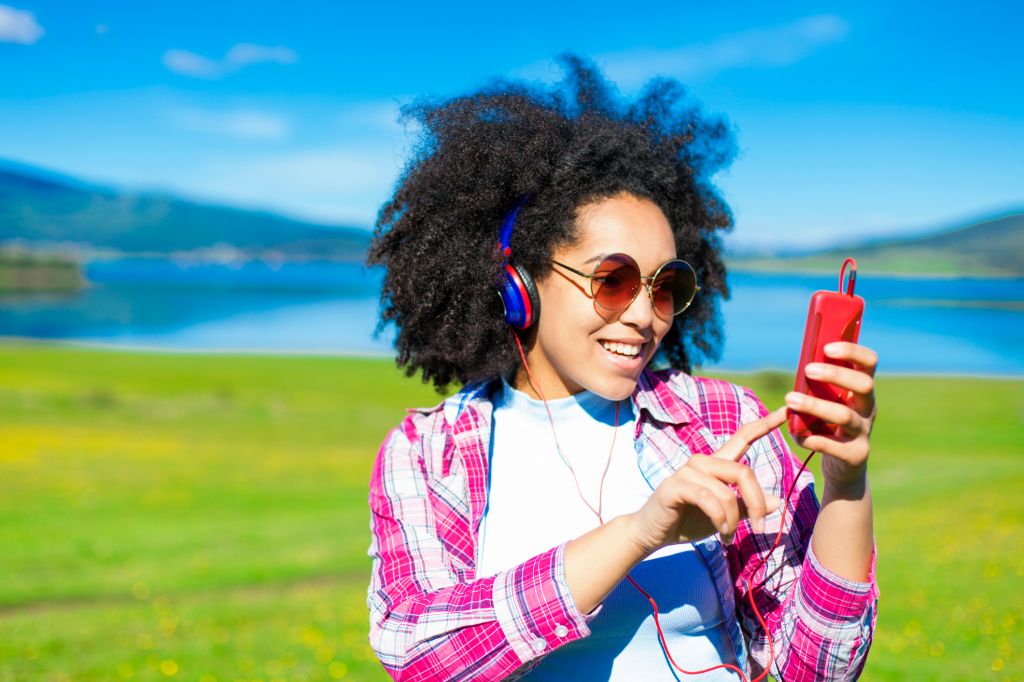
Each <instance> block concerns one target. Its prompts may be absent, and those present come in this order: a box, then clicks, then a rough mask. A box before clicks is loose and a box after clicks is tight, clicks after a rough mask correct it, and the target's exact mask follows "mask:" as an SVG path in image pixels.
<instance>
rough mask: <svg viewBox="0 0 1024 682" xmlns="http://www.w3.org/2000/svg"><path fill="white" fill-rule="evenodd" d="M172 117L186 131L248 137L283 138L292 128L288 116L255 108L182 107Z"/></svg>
mask: <svg viewBox="0 0 1024 682" xmlns="http://www.w3.org/2000/svg"><path fill="white" fill-rule="evenodd" d="M171 117H172V120H173V121H174V123H175V124H177V126H178V127H180V128H183V129H185V130H191V131H194V132H199V133H207V134H210V135H222V136H225V137H237V138H241V139H247V140H280V139H283V138H285V137H287V135H288V133H289V131H290V130H291V124H290V123H289V121H288V119H286V118H285V117H284V116H279V115H277V114H272V113H269V112H264V111H256V110H253V109H241V110H237V111H203V110H200V109H178V110H175V111H173V112H172V114H171Z"/></svg>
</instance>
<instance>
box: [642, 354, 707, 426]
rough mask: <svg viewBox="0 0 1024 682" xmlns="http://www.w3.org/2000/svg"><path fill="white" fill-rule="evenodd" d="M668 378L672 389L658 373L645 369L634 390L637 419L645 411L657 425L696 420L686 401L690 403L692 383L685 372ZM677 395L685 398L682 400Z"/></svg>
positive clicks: (694, 413)
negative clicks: (657, 422)
mask: <svg viewBox="0 0 1024 682" xmlns="http://www.w3.org/2000/svg"><path fill="white" fill-rule="evenodd" d="M668 376H670V377H671V378H670V381H671V383H672V384H673V385H672V386H669V382H668V381H665V378H664V377H663V376H662V374H661V373H659V372H654V371H651V370H650V369H649V368H647V367H645V368H644V371H643V372H641V373H640V377H639V379H638V380H637V382H636V388H635V389H633V395H632V400H633V406H634V408H635V409H636V413H637V414H638V415H639V414H640V413H641V411H642V410H646V411H647V413H648V414H649V415H650V416H651V418H653V419H656V420H657V421H659V422H663V423H665V424H686V423H688V422H690V421H692V420H693V419H695V418H696V416H697V413H696V412H695V411H694V409H693V407H691V406H690V403H689V401H688V400H687V399H689V400H692V398H693V396H694V391H693V386H692V385H691V383H692V380H691V379H690V377H689V376H688V375H687V374H686V373H685V372H678V373H676V374H673V375H668ZM680 393H683V394H685V399H684V397H681V396H680Z"/></svg>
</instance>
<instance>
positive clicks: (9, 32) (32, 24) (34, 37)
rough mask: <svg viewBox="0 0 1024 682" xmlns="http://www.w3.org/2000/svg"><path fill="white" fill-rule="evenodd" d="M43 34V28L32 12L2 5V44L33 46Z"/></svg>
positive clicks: (0, 12)
mask: <svg viewBox="0 0 1024 682" xmlns="http://www.w3.org/2000/svg"><path fill="white" fill-rule="evenodd" d="M43 33H44V31H43V27H42V26H40V25H39V22H37V21H36V16H35V15H34V14H32V12H29V11H26V10H21V9H15V8H13V7H11V6H10V5H0V43H19V44H21V45H33V44H35V43H36V42H37V41H38V40H39V39H40V38H42V37H43Z"/></svg>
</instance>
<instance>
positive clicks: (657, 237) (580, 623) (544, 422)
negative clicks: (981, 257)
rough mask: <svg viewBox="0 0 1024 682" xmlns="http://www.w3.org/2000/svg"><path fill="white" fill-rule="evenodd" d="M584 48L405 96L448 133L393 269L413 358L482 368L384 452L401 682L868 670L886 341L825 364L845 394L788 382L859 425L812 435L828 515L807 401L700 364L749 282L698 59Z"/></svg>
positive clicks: (387, 597)
mask: <svg viewBox="0 0 1024 682" xmlns="http://www.w3.org/2000/svg"><path fill="white" fill-rule="evenodd" d="M564 61H565V63H566V66H567V77H566V79H565V81H564V82H563V83H562V84H561V85H559V86H553V87H551V88H548V89H544V88H540V87H529V86H526V85H522V84H514V83H506V82H498V83H495V84H494V85H492V86H490V87H488V88H486V89H483V90H481V91H479V92H476V93H473V94H471V95H468V96H465V97H459V98H455V99H452V100H449V101H444V102H439V103H421V104H418V105H416V106H415V107H412V108H411V109H410V110H409V111H408V113H409V114H410V115H411V116H412V118H414V119H415V120H416V121H418V122H419V123H420V124H421V125H422V130H423V142H422V144H421V146H420V147H419V150H418V152H417V153H416V154H415V155H414V157H413V158H412V160H411V161H410V163H409V165H408V167H407V169H406V171H405V173H404V174H403V176H402V178H401V180H400V182H399V184H398V187H397V189H396V191H395V194H394V196H393V198H392V199H391V200H390V201H389V202H388V203H387V204H386V205H385V206H384V208H383V209H382V211H381V214H380V219H379V221H378V225H377V231H376V233H375V237H374V242H373V244H372V247H371V251H370V257H369V262H370V263H371V264H380V265H383V266H384V267H385V268H386V270H387V272H386V276H385V280H384V289H383V294H382V302H383V308H382V310H383V312H382V315H383V320H382V324H383V323H393V324H394V325H395V327H396V328H397V341H396V346H397V351H398V358H397V361H398V364H399V365H400V366H402V367H404V368H405V369H406V370H407V372H408V373H409V374H412V373H414V372H417V371H418V372H422V375H423V378H424V380H425V381H431V382H433V384H434V385H435V386H436V387H437V388H438V390H439V391H444V390H445V389H446V387H448V386H449V385H450V384H452V383H457V384H459V385H461V387H462V388H461V390H459V391H458V392H457V393H455V394H454V395H452V396H451V397H450V398H448V399H446V400H444V401H443V402H441V403H440V404H439V405H437V406H435V407H432V408H426V409H417V410H410V413H409V415H408V416H407V417H406V418H405V419H404V420H403V421H402V422H401V424H399V425H398V426H397V427H396V428H395V429H394V430H392V431H391V432H390V433H389V434H388V435H387V437H386V438H385V440H384V443H383V445H382V446H381V449H380V451H379V453H378V455H377V459H376V463H375V466H374V469H373V475H372V479H371V481H370V499H369V501H370V510H371V531H372V542H371V546H370V550H369V554H370V556H371V557H372V559H373V568H372V579H371V583H370V587H369V593H368V605H369V608H370V641H371V644H372V646H373V648H374V650H375V652H376V653H377V655H378V657H379V658H380V660H381V662H382V663H383V665H384V667H385V668H386V669H387V671H388V672H389V673H390V674H391V675H392V676H393V677H394V678H395V679H403V680H435V679H437V680H441V679H459V680H498V679H504V678H507V677H512V678H516V677H519V676H525V677H527V678H528V679H540V680H566V679H574V680H575V679H580V680H676V679H699V680H712V679H729V680H736V679H746V680H752V679H754V678H755V677H757V676H759V675H761V674H762V673H763V672H764V671H765V669H766V668H768V669H770V672H771V674H772V675H774V676H775V677H776V678H777V679H783V680H786V681H787V682H794V681H796V680H824V679H852V678H855V677H857V676H858V675H859V673H860V671H861V670H862V668H863V665H864V661H865V658H866V656H867V652H868V648H869V646H870V643H871V638H872V634H873V631H874V624H875V612H876V606H877V595H878V590H877V586H876V583H875V579H874V561H875V559H874V543H873V536H872V526H871V524H872V512H871V498H870V493H869V489H868V483H867V472H866V467H867V457H868V450H869V448H868V440H869V436H870V433H871V425H872V422H873V419H874V414H875V401H874V393H873V389H872V374H873V372H874V368H875V364H876V357H875V354H874V353H873V352H872V351H870V350H869V349H867V348H865V347H863V346H859V345H855V344H838V345H835V346H834V347H830V348H829V349H828V351H827V352H828V354H829V356H830V357H831V358H833V359H835V360H837V361H845V362H846V363H849V365H851V366H852V368H846V367H840V366H838V364H820V365H810V366H808V368H807V374H808V376H812V377H813V378H815V379H819V380H823V381H827V382H830V383H832V384H834V385H835V386H838V387H840V388H842V389H844V390H845V391H846V394H847V395H848V396H849V398H848V400H847V402H846V404H839V403H826V402H821V401H818V400H816V399H814V398H812V397H810V396H806V395H799V394H790V395H788V396H787V398H786V404H787V406H788V407H789V408H793V409H799V410H800V411H801V412H804V413H807V414H810V415H815V416H817V417H821V418H822V419H824V420H826V421H827V422H830V423H832V424H835V425H837V426H836V428H835V433H834V435H832V436H810V437H808V438H806V439H805V440H804V441H803V442H801V443H800V444H801V445H802V446H803V447H806V448H808V449H809V450H815V451H817V452H819V453H821V454H820V456H821V457H822V459H823V471H824V481H823V482H822V483H823V486H822V489H821V490H822V501H821V504H820V508H819V502H818V500H817V498H816V496H815V493H814V489H813V487H812V482H813V481H812V477H811V476H810V474H809V473H807V472H806V471H804V470H803V469H802V467H801V462H800V461H799V460H797V459H795V457H794V456H793V455H792V454H791V453H790V452H789V450H788V448H787V446H786V444H785V441H784V440H783V438H782V436H781V434H780V432H779V430H778V427H779V426H780V425H781V424H782V423H783V422H784V421H785V416H786V408H785V407H783V408H780V409H778V410H775V411H773V412H769V411H768V410H767V409H766V408H765V407H764V406H763V405H762V404H761V402H760V401H759V400H758V399H757V397H756V396H755V395H754V394H753V392H751V391H750V390H749V389H745V388H742V387H739V386H735V385H733V384H730V383H727V382H723V381H717V380H711V379H706V378H700V377H697V376H692V375H691V374H690V373H689V372H690V368H691V364H692V363H693V361H695V360H699V359H702V358H706V357H714V356H715V355H716V353H717V350H718V346H719V340H720V339H721V333H720V329H719V326H718V325H719V323H718V317H717V315H716V310H717V303H718V301H719V299H720V298H721V297H723V296H726V295H727V294H728V290H727V287H726V282H725V270H724V267H723V264H722V257H721V245H720V242H719V238H718V232H719V231H720V230H722V229H724V228H727V227H729V226H730V224H731V218H730V214H729V212H728V209H727V208H726V207H725V205H724V204H723V202H722V201H721V200H720V198H719V197H718V195H717V193H716V191H715V189H714V188H713V187H712V185H711V184H710V177H711V175H712V174H713V173H714V172H715V171H716V170H718V169H719V168H721V167H722V166H723V165H724V164H725V163H726V162H727V161H728V160H729V158H730V156H731V152H732V143H731V140H730V137H729V134H728V131H727V128H726V127H725V125H724V124H723V123H722V122H721V121H717V120H714V119H711V118H708V117H706V116H705V115H703V114H702V113H701V112H700V110H699V109H698V108H697V107H696V106H694V105H692V104H690V103H689V101H688V99H687V97H686V95H685V93H684V91H683V89H682V87H681V86H680V85H679V84H678V83H676V82H674V81H670V80H656V81H652V82H651V83H650V84H648V86H647V88H646V89H645V90H644V91H643V92H642V93H641V94H640V95H639V96H638V97H637V98H636V99H635V100H634V101H632V102H623V101H621V100H620V99H618V98H617V97H616V96H615V95H614V94H613V93H612V91H611V88H610V87H609V86H608V85H607V84H606V83H605V82H604V81H603V79H602V78H601V77H600V75H599V74H598V73H597V72H596V71H595V70H594V69H593V68H592V67H591V66H589V65H587V64H586V63H584V62H582V61H581V60H579V59H578V58H575V57H571V56H569V57H565V58H564ZM795 350H796V349H794V352H795ZM659 367H660V369H657V368H659ZM780 500H782V501H781V502H780ZM655 605H656V612H657V618H655ZM681 671H687V672H694V673H695V672H698V671H703V672H700V674H699V675H696V676H689V675H686V674H684V672H681Z"/></svg>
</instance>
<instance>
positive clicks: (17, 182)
mask: <svg viewBox="0 0 1024 682" xmlns="http://www.w3.org/2000/svg"><path fill="white" fill-rule="evenodd" d="M369 240H370V235H369V233H368V232H367V231H366V230H360V229H358V228H353V227H332V226H327V225H316V224H312V223H307V222H302V221H298V220H291V219H288V218H284V217H282V216H278V215H274V214H272V213H266V212H258V211H248V210H242V209H237V208H229V207H226V206H211V205H205V204H200V203H196V202H192V201H186V200H183V199H177V198H174V197H171V196H165V195H161V194H154V193H133V192H119V191H116V190H113V189H108V188H103V187H96V186H92V185H88V184H85V183H82V182H78V181H76V180H74V179H72V178H67V177H64V176H60V175H57V174H54V173H49V172H47V171H43V170H41V169H33V168H31V167H27V166H22V165H20V164H13V163H0V244H2V243H8V244H10V243H11V242H12V241H13V242H15V243H19V244H22V245H25V246H29V247H40V246H46V245H50V246H52V247H60V248H62V249H64V250H68V249H70V250H79V251H85V252H87V253H88V252H95V251H114V252H120V253H124V254H131V255H140V254H148V255H166V254H171V253H175V252H197V253H203V252H206V254H207V255H208V256H216V255H218V254H219V255H220V256H224V255H226V254H227V255H234V256H240V257H257V256H265V255H268V254H272V255H274V256H277V257H282V258H321V259H330V260H346V261H356V260H362V258H363V257H364V255H365V253H366V249H367V247H368V245H369Z"/></svg>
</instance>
